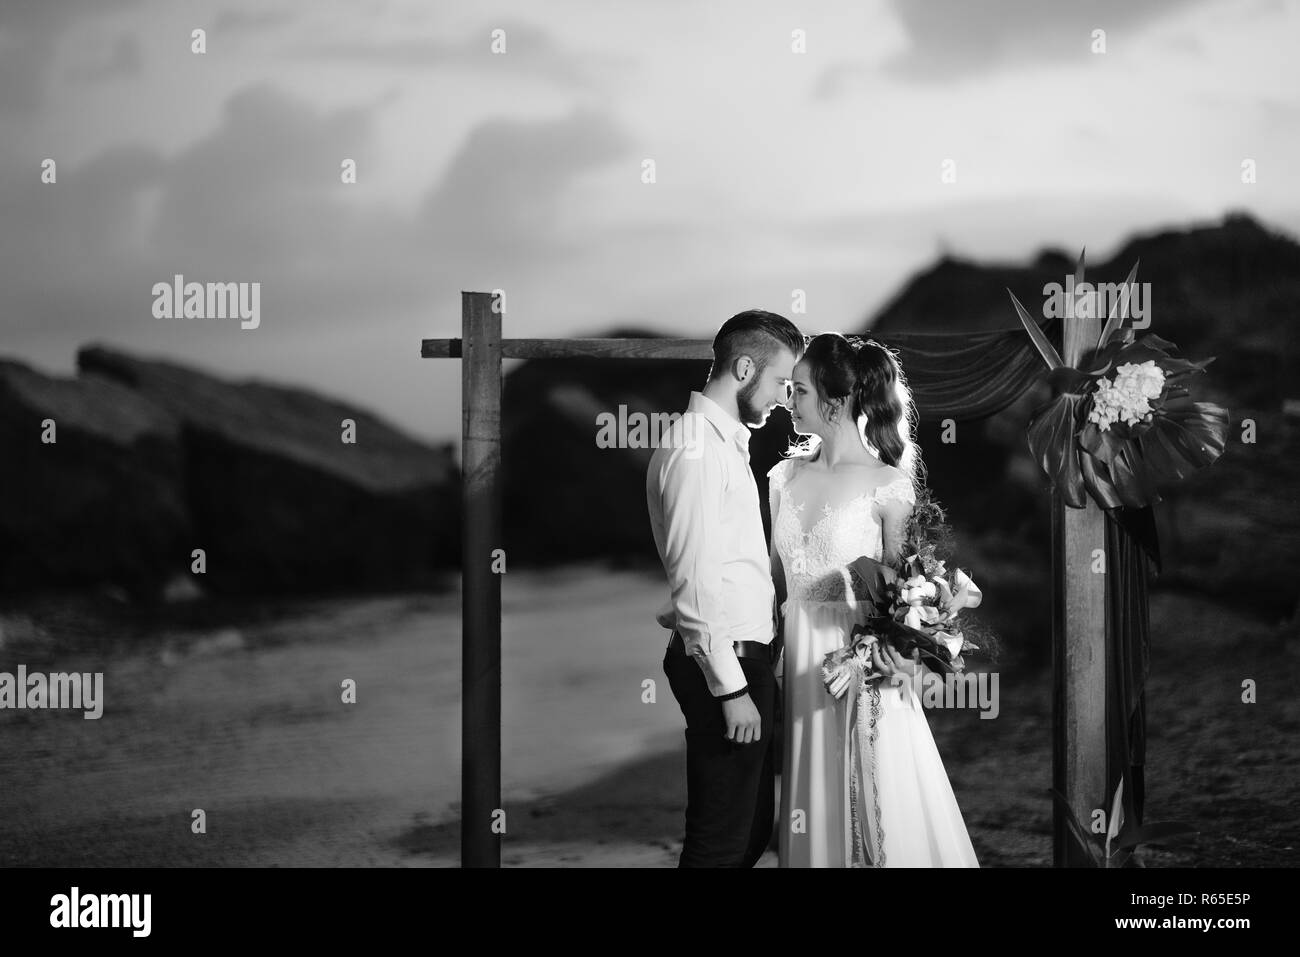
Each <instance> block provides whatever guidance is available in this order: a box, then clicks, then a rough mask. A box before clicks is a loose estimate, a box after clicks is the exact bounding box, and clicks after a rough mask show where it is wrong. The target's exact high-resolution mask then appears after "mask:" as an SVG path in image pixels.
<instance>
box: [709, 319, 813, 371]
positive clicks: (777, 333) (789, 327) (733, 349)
mask: <svg viewBox="0 0 1300 957" xmlns="http://www.w3.org/2000/svg"><path fill="white" fill-rule="evenodd" d="M782 348H785V349H789V350H790V351H791V352H792V353H794V357H795V358H796V359H798V358H799V357H800V356H802V355H803V350H804V336H803V333H802V332H800V331H799V329H798V328H797V327H796V326H795V324H794V323H793V322H791V321H790V320H789V319H786V318H785V317H784V316H778V315H777V314H776V313H774V312H765V311H763V310H762V309H749V310H746V311H745V312H738V313H736V314H735V315H734V316H732V317H731V318H730V319H728V320H727V321H726V322H724V323H723V324H722V328H721V329H719V330H718V334H717V335H716V336H714V338H713V365H712V366H710V367H709V379H710V380H712V379H714V378H716V377H717V376H719V375H721V374H722V373H723V372H724V371H725V370H727V369H730V368H731V364H732V362H734V361H735V359H736V358H737V357H738V356H749V357H750V358H751V359H753V360H754V364H755V365H756V366H758V369H759V371H760V372H761V371H762V370H763V369H764V368H765V367H766V366H767V364H768V362H769V361H770V360H771V358H772V356H773V355H774V354H775V353H776V351H777V350H778V349H782Z"/></svg>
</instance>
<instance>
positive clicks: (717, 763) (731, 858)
mask: <svg viewBox="0 0 1300 957" xmlns="http://www.w3.org/2000/svg"><path fill="white" fill-rule="evenodd" d="M740 667H741V669H742V670H743V671H744V672H745V680H746V681H747V682H748V684H749V696H750V698H751V699H753V702H754V707H756V708H757V709H758V714H759V717H760V719H761V720H762V729H761V737H760V738H759V740H758V741H752V742H750V743H749V744H737V743H735V742H733V741H728V740H727V739H726V738H725V737H723V735H724V734H725V732H726V730H727V729H726V725H725V723H724V721H723V716H722V702H720V701H718V699H717V698H715V697H713V695H712V694H710V693H709V686H708V683H707V682H706V681H705V680H704V672H703V671H701V670H700V666H699V665H697V664H696V663H695V661H694V660H693V659H691V658H688V657H687V656H686V655H684V654H680V653H676V652H673V651H669V652H668V653H667V654H666V655H665V656H664V674H666V675H667V676H668V684H669V686H670V687H671V688H672V690H673V696H674V697H675V698H676V699H677V703H678V704H679V705H680V706H681V709H682V715H683V716H684V717H685V718H686V839H685V841H684V843H683V846H682V855H681V859H680V860H679V862H678V866H679V867H753V866H754V864H755V863H757V861H758V859H759V858H760V857H762V856H763V851H764V849H765V848H766V847H767V845H768V842H769V841H770V839H771V836H772V823H773V816H774V815H775V813H776V800H775V794H774V790H775V776H774V771H773V763H772V741H773V738H775V737H776V730H775V729H776V723H775V721H774V714H773V710H774V708H775V705H776V678H775V677H774V676H773V674H772V666H771V665H770V664H769V663H768V662H766V661H760V660H757V659H754V658H741V659H740Z"/></svg>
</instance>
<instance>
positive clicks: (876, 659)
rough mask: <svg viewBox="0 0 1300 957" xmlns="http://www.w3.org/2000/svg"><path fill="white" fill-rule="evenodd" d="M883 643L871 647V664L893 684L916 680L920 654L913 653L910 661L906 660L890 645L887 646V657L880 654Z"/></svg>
mask: <svg viewBox="0 0 1300 957" xmlns="http://www.w3.org/2000/svg"><path fill="white" fill-rule="evenodd" d="M880 646H881V643H880V642H877V643H876V644H874V645H872V646H871V664H872V665H873V666H874V667H875V669H876V671H878V672H879V673H880V674H881V675H882V676H884V677H886V678H889V679H890V681H891V682H892V683H893V684H898V683H899V681H901V680H904V679H903V676H906V677H907V678H909V679H910V678H915V677H916V672H917V669H918V668H920V656H921V655H920V652H919V651H918V652H913V654H912V657H911V658H910V659H908V658H904V657H903V656H902V655H900V654H899V653H898V651H897V650H896V649H895V648H894V647H893V646H892V645H889V644H885V655H884V656H882V655H881V654H880Z"/></svg>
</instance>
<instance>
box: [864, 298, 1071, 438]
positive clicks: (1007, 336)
mask: <svg viewBox="0 0 1300 957" xmlns="http://www.w3.org/2000/svg"><path fill="white" fill-rule="evenodd" d="M1042 328H1043V331H1044V332H1045V333H1047V336H1048V338H1049V339H1053V340H1054V341H1055V342H1056V344H1057V348H1058V350H1059V348H1060V345H1059V339H1060V333H1059V330H1060V322H1059V321H1058V320H1056V319H1049V320H1047V321H1046V322H1044V323H1043V324H1042ZM870 335H871V338H873V339H875V340H876V341H877V342H879V343H880V344H881V345H885V346H889V347H890V348H892V349H894V350H895V351H896V352H897V353H898V360H899V362H900V363H901V364H902V366H903V372H904V374H906V376H907V384H908V386H909V387H910V388H911V390H912V401H913V402H914V403H915V404H916V411H917V414H918V415H919V416H920V417H921V418H922V419H930V418H951V419H955V420H958V421H963V420H970V419H983V418H986V417H988V416H990V415H994V414H996V413H998V412H1001V411H1002V410H1003V409H1005V408H1006V407H1007V406H1009V405H1010V404H1011V403H1012V402H1015V401H1016V399H1018V398H1020V396H1021V395H1022V394H1023V393H1024V391H1025V390H1026V389H1028V388H1029V387H1030V386H1031V385H1033V384H1034V383H1035V382H1036V381H1038V379H1039V378H1040V377H1041V376H1042V374H1043V370H1044V364H1043V358H1042V356H1040V355H1039V354H1038V350H1037V349H1035V348H1034V345H1033V343H1032V342H1031V341H1030V339H1029V337H1028V336H1027V335H1025V331H1024V329H1021V328H1016V329H1007V330H999V331H993V332H975V333H929V332H895V333H882V334H879V335H877V334H875V333H871V334H870Z"/></svg>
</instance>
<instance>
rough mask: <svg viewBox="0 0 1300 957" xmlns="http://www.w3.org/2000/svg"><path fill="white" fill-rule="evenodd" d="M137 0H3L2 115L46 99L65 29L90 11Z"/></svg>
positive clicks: (0, 27)
mask: <svg viewBox="0 0 1300 957" xmlns="http://www.w3.org/2000/svg"><path fill="white" fill-rule="evenodd" d="M137 3H138V0H58V2H51V0H3V2H2V3H0V115H4V114H5V113H27V112H31V111H34V110H36V109H37V108H39V107H40V106H41V104H42V103H44V101H45V93H46V90H47V89H48V86H49V80H50V74H51V71H52V65H53V61H54V54H55V52H56V50H57V47H58V41H59V39H60V37H61V36H62V34H63V32H64V30H65V29H66V28H67V27H68V26H69V25H70V24H72V23H74V22H76V21H78V20H82V19H86V18H88V17H91V16H101V17H102V16H104V15H107V14H113V13H118V12H120V11H124V10H128V9H130V8H132V7H134V6H135V5H136V4H137Z"/></svg>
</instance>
